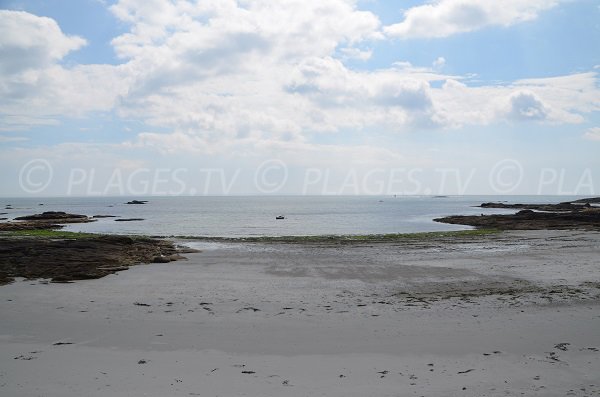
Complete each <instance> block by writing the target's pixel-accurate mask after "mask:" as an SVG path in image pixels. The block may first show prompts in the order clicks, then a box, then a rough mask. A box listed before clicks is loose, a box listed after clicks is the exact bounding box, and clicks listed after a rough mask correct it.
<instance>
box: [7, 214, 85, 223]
mask: <svg viewBox="0 0 600 397" xmlns="http://www.w3.org/2000/svg"><path fill="white" fill-rule="evenodd" d="M15 220H17V221H39V222H48V223H85V222H94V220H93V219H92V218H90V217H89V216H87V215H79V214H69V213H66V212H61V211H47V212H42V213H41V214H35V215H27V216H19V217H17V218H15Z"/></svg>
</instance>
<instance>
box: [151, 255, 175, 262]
mask: <svg viewBox="0 0 600 397" xmlns="http://www.w3.org/2000/svg"><path fill="white" fill-rule="evenodd" d="M169 262H171V259H170V258H169V257H168V256H162V255H161V256H155V257H154V258H152V263H169Z"/></svg>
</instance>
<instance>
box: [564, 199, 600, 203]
mask: <svg viewBox="0 0 600 397" xmlns="http://www.w3.org/2000/svg"><path fill="white" fill-rule="evenodd" d="M571 203H574V204H583V203H587V204H590V203H591V204H600V197H592V198H584V199H579V200H575V201H571Z"/></svg>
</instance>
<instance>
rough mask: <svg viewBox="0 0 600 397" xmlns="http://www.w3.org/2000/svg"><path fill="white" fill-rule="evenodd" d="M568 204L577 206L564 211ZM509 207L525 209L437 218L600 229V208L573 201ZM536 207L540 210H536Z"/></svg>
mask: <svg viewBox="0 0 600 397" xmlns="http://www.w3.org/2000/svg"><path fill="white" fill-rule="evenodd" d="M496 205H502V206H504V207H497V206H496ZM481 206H482V207H484V208H485V207H487V208H507V207H505V204H499V203H484V204H482V205H481ZM566 206H569V208H571V207H573V206H574V207H576V208H574V209H571V210H567V211H565V210H564V208H566ZM510 208H525V209H523V210H521V211H519V212H517V213H516V214H512V215H456V216H447V217H444V218H437V219H434V221H436V222H442V223H451V224H459V225H470V226H475V227H478V228H491V229H500V230H536V229H600V208H595V207H585V206H583V205H576V204H571V203H566V204H565V203H560V204H539V205H537V204H510ZM542 208H543V209H542ZM533 209H537V210H538V211H533ZM559 209H560V210H559Z"/></svg>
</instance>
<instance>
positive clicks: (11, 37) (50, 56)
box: [0, 10, 86, 75]
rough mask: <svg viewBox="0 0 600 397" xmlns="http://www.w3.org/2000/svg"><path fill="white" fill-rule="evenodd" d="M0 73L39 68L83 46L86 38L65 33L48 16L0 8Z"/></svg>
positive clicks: (5, 73)
mask: <svg viewBox="0 0 600 397" xmlns="http://www.w3.org/2000/svg"><path fill="white" fill-rule="evenodd" d="M0 32H1V33H2V34H0V74H2V75H7V74H14V73H19V72H22V71H23V70H27V69H38V68H41V67H44V66H48V65H51V64H52V63H54V62H56V61H58V60H60V59H62V58H63V57H64V56H65V55H67V54H68V53H69V52H71V51H75V50H77V49H79V48H81V47H83V46H84V45H86V41H85V39H83V38H81V37H78V36H67V35H65V34H63V32H62V31H61V30H60V28H59V26H58V24H57V23H56V21H54V20H53V19H51V18H45V17H38V16H35V15H32V14H29V13H27V12H22V11H9V10H0Z"/></svg>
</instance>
